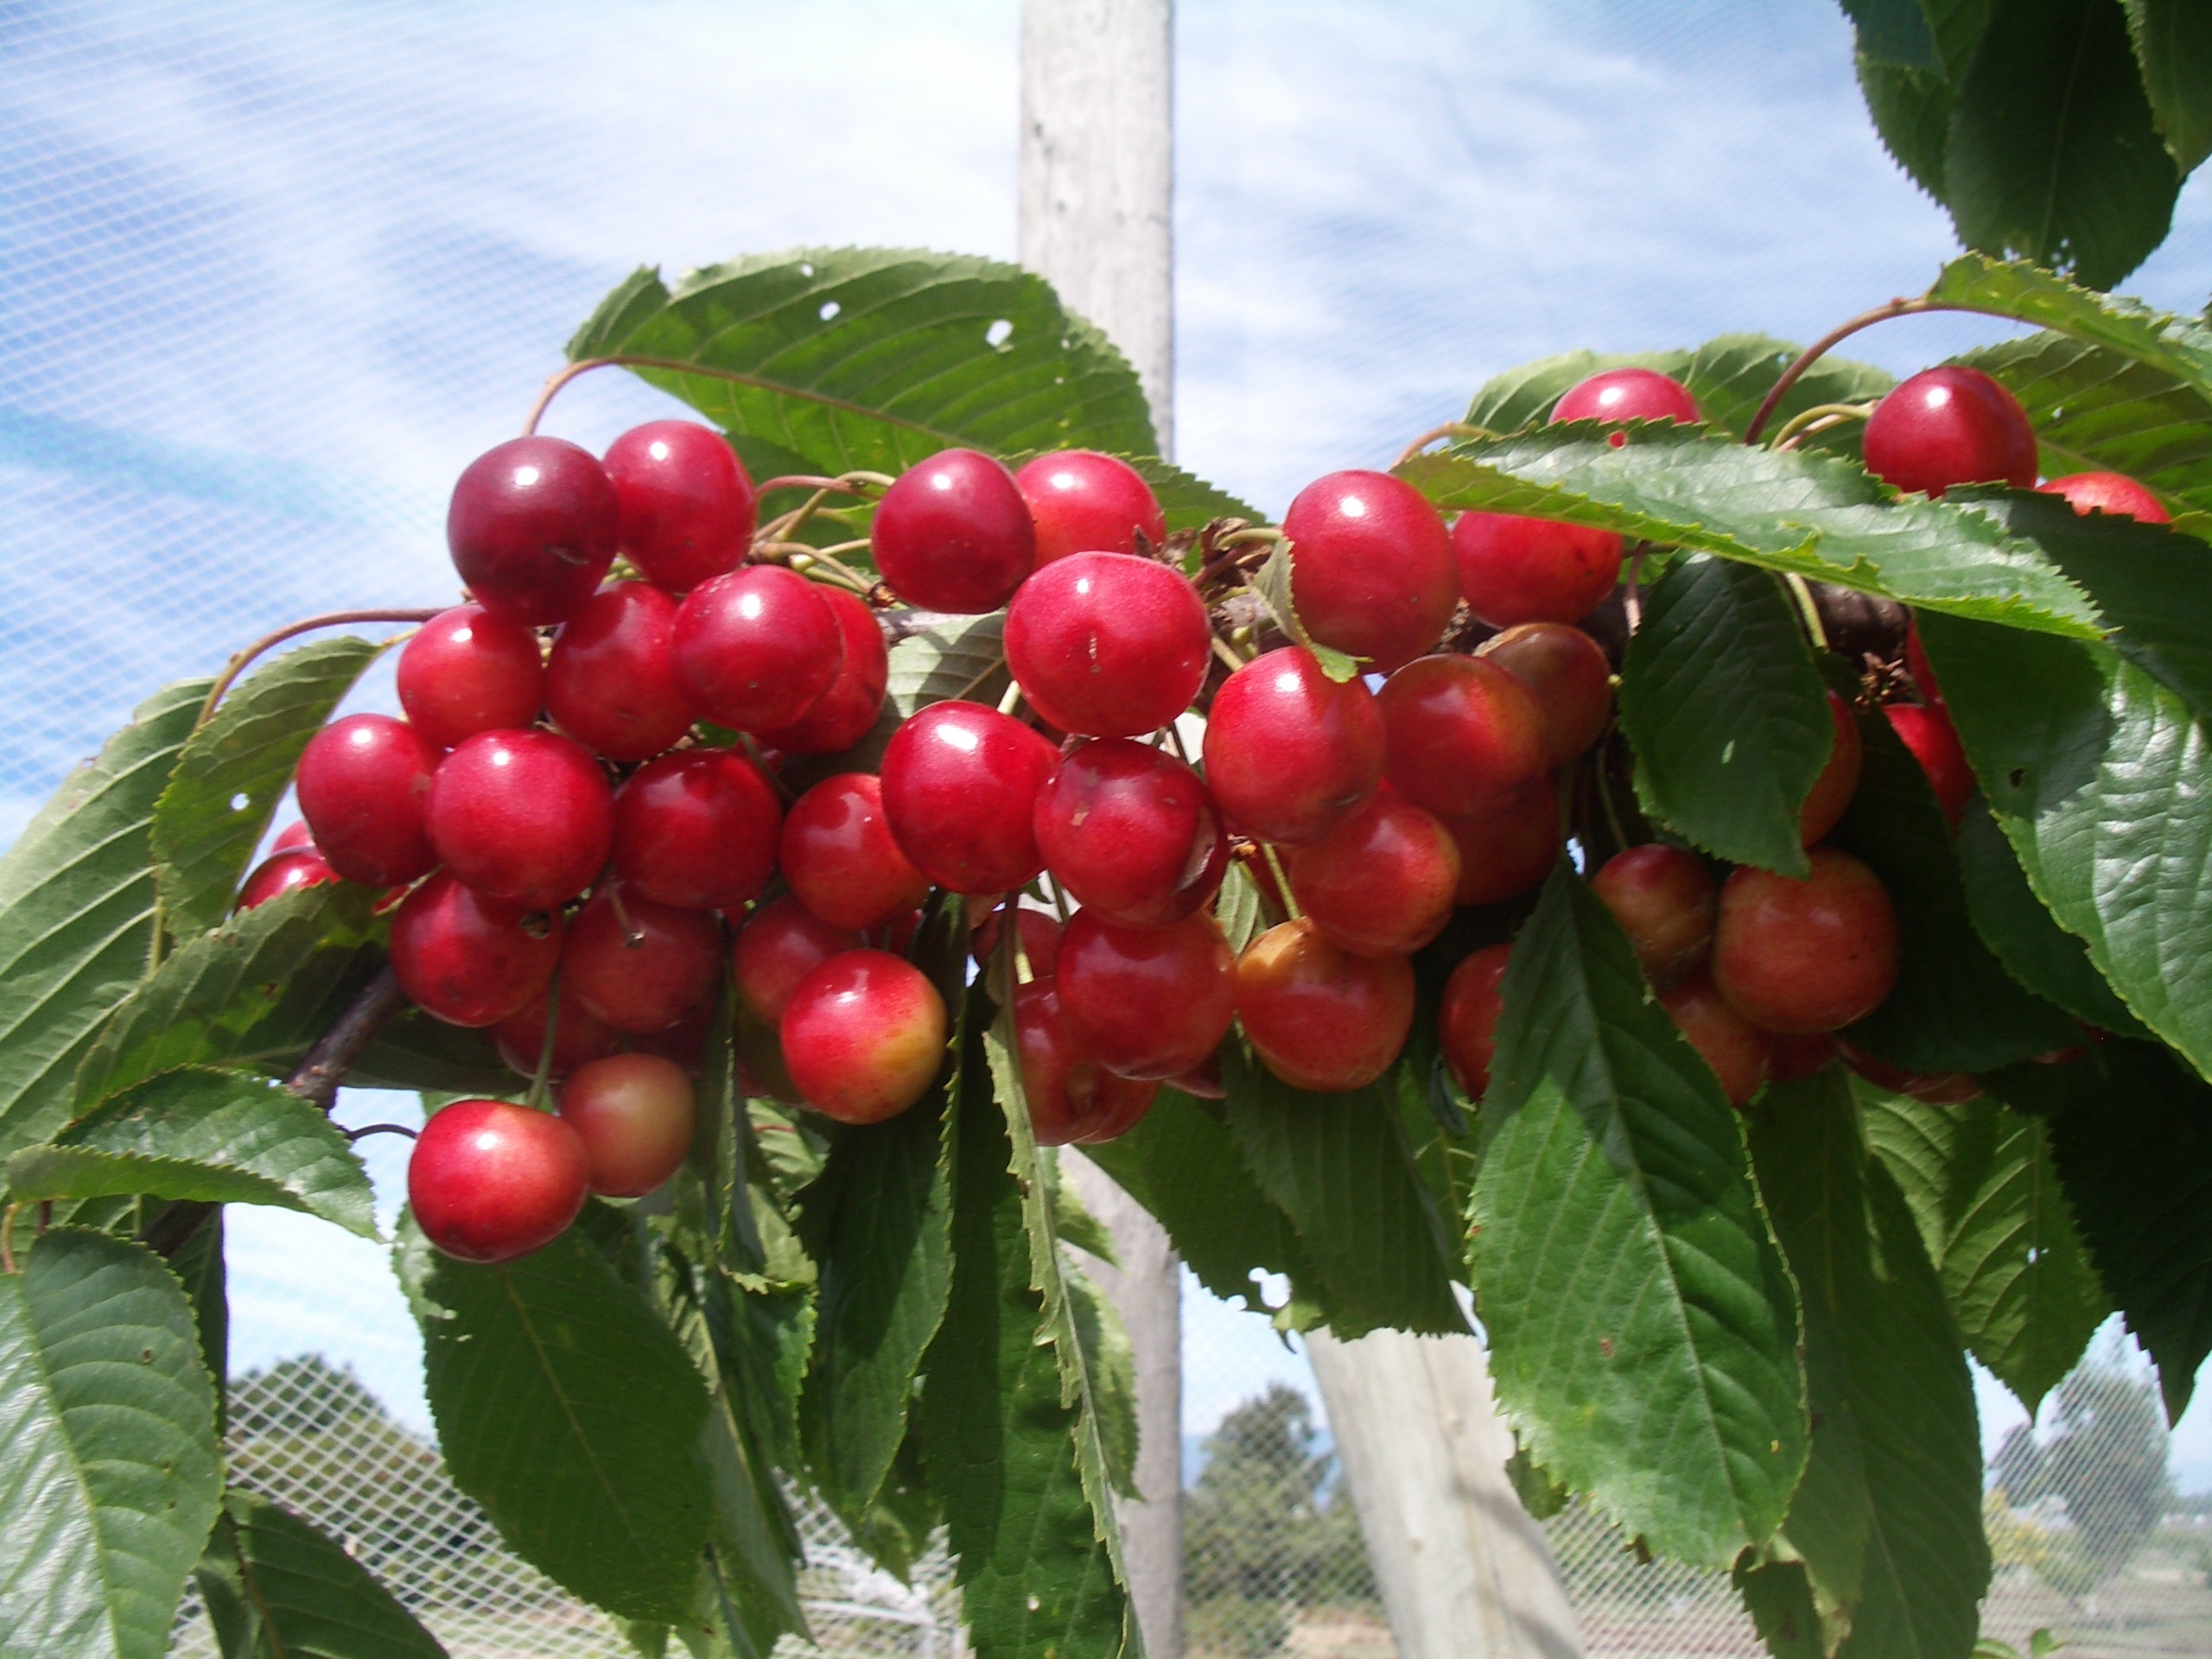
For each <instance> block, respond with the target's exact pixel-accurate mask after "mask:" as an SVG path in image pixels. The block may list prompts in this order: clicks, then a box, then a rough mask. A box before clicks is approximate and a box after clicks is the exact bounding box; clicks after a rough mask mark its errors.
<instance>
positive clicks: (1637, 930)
mask: <svg viewBox="0 0 2212 1659" xmlns="http://www.w3.org/2000/svg"><path fill="white" fill-rule="evenodd" d="M1590 890H1591V891H1592V893H1596V894H1597V895H1598V897H1599V898H1600V899H1604V900H1605V908H1606V909H1608V910H1610V911H1611V912H1613V919H1614V920H1615V921H1617V922H1618V923H1619V924H1620V925H1621V931H1622V932H1624V933H1625V934H1627V935H1628V942H1629V944H1630V947H1631V948H1633V949H1634V950H1635V951H1636V961H1637V966H1638V967H1640V968H1642V969H1643V976H1644V977H1645V978H1646V979H1648V980H1649V981H1650V982H1652V984H1653V985H1655V986H1656V987H1657V988H1659V989H1661V990H1662V991H1663V990H1665V989H1666V988H1668V987H1669V985H1672V984H1673V983H1674V982H1675V981H1676V980H1679V979H1681V978H1682V977H1683V976H1685V975H1688V974H1691V973H1694V972H1695V971H1696V970H1697V969H1698V968H1699V967H1700V966H1701V965H1702V964H1703V963H1704V961H1705V959H1706V957H1707V956H1708V955H1710V954H1711V952H1712V950H1713V918H1714V917H1715V916H1716V915H1717V914H1718V913H1719V898H1720V889H1719V887H1717V886H1716V885H1715V884H1714V882H1713V876H1712V874H1711V872H1709V871H1708V870H1707V868H1705V862H1704V861H1703V860H1702V859H1700V858H1699V857H1698V856H1697V855H1696V854H1694V853H1686V852H1684V851H1683V850H1682V849H1681V848H1679V847H1664V846H1661V845H1659V844H1658V843H1657V842H1652V843H1650V844H1649V845H1647V846H1643V847H1631V848H1630V849H1628V850H1627V851H1625V852H1621V853H1616V854H1614V855H1613V856H1612V857H1611V858H1609V859H1607V860H1606V861H1605V867H1604V868H1602V869H1600V870H1599V872H1598V874H1595V875H1594V876H1592V877H1591V878H1590Z"/></svg>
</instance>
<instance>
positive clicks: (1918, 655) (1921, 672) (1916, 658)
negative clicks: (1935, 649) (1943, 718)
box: [1904, 617, 1943, 703]
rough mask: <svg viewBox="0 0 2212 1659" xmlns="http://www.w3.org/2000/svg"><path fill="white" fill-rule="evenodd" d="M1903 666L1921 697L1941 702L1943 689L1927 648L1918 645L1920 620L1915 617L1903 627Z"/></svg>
mask: <svg viewBox="0 0 2212 1659" xmlns="http://www.w3.org/2000/svg"><path fill="white" fill-rule="evenodd" d="M1904 665H1905V671H1906V672H1907V673H1909V674H1910V675H1911V676H1912V683H1913V684H1914V685H1916V686H1917V687H1918V688H1919V690H1920V695H1921V696H1923V697H1925V698H1926V699H1927V700H1928V701H1929V702H1936V703H1940V702H1942V701H1943V688H1942V684H1941V683H1939V682H1938V681H1937V680H1936V669H1935V665H1934V664H1931V663H1930V662H1929V660H1928V649H1927V647H1926V646H1924V645H1922V644H1921V643H1920V619H1919V618H1918V617H1915V618H1913V620H1911V621H1910V623H1909V624H1907V625H1906V627H1905V634H1904Z"/></svg>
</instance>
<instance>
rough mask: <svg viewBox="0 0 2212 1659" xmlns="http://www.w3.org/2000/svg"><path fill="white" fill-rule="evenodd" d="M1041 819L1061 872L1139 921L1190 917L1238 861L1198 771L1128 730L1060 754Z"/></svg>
mask: <svg viewBox="0 0 2212 1659" xmlns="http://www.w3.org/2000/svg"><path fill="white" fill-rule="evenodd" d="M1078 557H1080V555H1078ZM1035 823H1036V830H1037V847H1038V850H1039V852H1041V853H1042V854H1043V855H1044V858H1045V867H1046V868H1047V869H1049V870H1051V871H1052V879H1053V880H1056V881H1058V883H1059V884H1060V886H1061V887H1064V888H1065V889H1066V891H1067V893H1068V895H1069V896H1070V897H1071V898H1072V899H1075V900H1076V901H1077V903H1078V904H1080V905H1082V906H1084V908H1086V909H1089V910H1094V911H1096V912H1098V914H1099V915H1100V916H1101V917H1103V918H1105V919H1106V920H1108V921H1112V922H1122V923H1124V924H1126V925H1129V926H1132V927H1157V926H1160V925H1162V924H1164V923H1167V922H1173V921H1179V920H1180V919H1181V918H1184V917H1185V916H1188V915H1189V914H1190V913H1191V912H1192V911H1195V910H1197V909H1198V908H1199V907H1200V906H1204V905H1205V902H1206V901H1207V900H1208V899H1211V898H1212V897H1213V895H1214V894H1215V893H1216V892H1217V891H1218V890H1219V889H1220V887H1221V878H1222V874H1223V873H1224V871H1225V870H1227V868H1229V842H1228V838H1227V837H1226V836H1224V835H1223V834H1222V832H1221V818H1220V815H1219V814H1218V813H1217V812H1216V811H1215V810H1214V804H1213V798H1212V797H1211V795H1209V794H1207V793H1206V786H1205V785H1204V784H1203V783H1201V782H1199V781H1198V773H1196V772H1192V770H1191V769H1190V767H1188V766H1185V765H1184V764H1183V763H1182V762H1181V761H1180V760H1176V759H1175V757H1174V756H1173V755H1171V754H1166V753H1162V752H1161V751H1160V750H1158V749H1153V748H1147V747H1145V746H1144V745H1143V744H1141V743H1132V742H1131V741H1129V740H1128V739H1127V738H1125V737H1102V738H1100V739H1098V740H1096V741H1095V742H1090V743H1085V744H1084V745H1083V746H1082V747H1080V748H1078V749H1077V750H1076V751H1075V753H1072V754H1071V755H1069V756H1068V757H1067V759H1066V760H1063V761H1061V762H1060V766H1059V770H1058V771H1057V772H1054V773H1053V774H1052V779H1051V780H1050V781H1049V782H1047V783H1046V785H1045V787H1044V788H1043V789H1042V790H1040V791H1038V795H1037V810H1036V815H1035Z"/></svg>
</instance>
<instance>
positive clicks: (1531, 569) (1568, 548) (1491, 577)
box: [1452, 434, 1621, 628]
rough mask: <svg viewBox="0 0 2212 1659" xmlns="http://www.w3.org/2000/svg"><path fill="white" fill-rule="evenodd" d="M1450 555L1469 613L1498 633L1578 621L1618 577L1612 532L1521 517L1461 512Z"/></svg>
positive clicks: (1618, 563) (1618, 560)
mask: <svg viewBox="0 0 2212 1659" xmlns="http://www.w3.org/2000/svg"><path fill="white" fill-rule="evenodd" d="M1616 435H1617V436H1618V434H1616ZM1452 551H1453V552H1454V553H1455V554H1456V555H1457V556H1458V558H1459V588H1460V591H1461V592H1462V593H1464V594H1466V596H1467V608H1468V609H1469V610H1471V611H1472V612H1473V613H1475V614H1476V615H1477V616H1478V617H1479V618H1480V619H1481V620H1484V621H1485V622H1487V623H1489V624H1490V625H1491V626H1492V627H1494V628H1503V627H1510V626H1513V625H1514V624H1515V623H1516V622H1580V620H1582V619H1583V618H1584V617H1586V616H1587V615H1589V614H1590V613H1591V612H1592V611H1593V610H1595V609H1596V608H1597V607H1598V606H1599V604H1600V603H1601V602H1602V601H1604V599H1605V595H1606V594H1610V593H1611V592H1612V591H1613V583H1614V582H1616V581H1617V580H1618V578H1619V576H1620V573H1621V538H1620V537H1618V535H1616V534H1615V533H1614V532H1613V531H1610V530H1591V529H1589V528H1587V527H1586V526H1584V525H1581V524H1557V523H1554V521H1553V520H1551V519H1548V518H1522V517H1521V516H1520V515H1519V514H1517V513H1510V512H1463V513H1461V514H1460V515H1459V518H1457V519H1456V520H1454V521H1453V523H1452Z"/></svg>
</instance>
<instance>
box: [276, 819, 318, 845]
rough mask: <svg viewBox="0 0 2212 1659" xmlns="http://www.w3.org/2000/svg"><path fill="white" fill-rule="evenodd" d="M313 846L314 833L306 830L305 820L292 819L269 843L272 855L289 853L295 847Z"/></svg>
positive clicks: (306, 823) (306, 822)
mask: <svg viewBox="0 0 2212 1659" xmlns="http://www.w3.org/2000/svg"><path fill="white" fill-rule="evenodd" d="M314 845H315V831H314V830H312V829H308V821H307V820H306V819H305V818H294V819H293V820H292V821H291V822H290V823H288V824H286V825H285V826H284V827H283V829H279V830H278V831H277V839H276V840H274V841H272V842H270V843H269V850H270V852H272V853H285V852H289V851H290V850H291V849H293V848H295V847H312V846H314Z"/></svg>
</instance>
